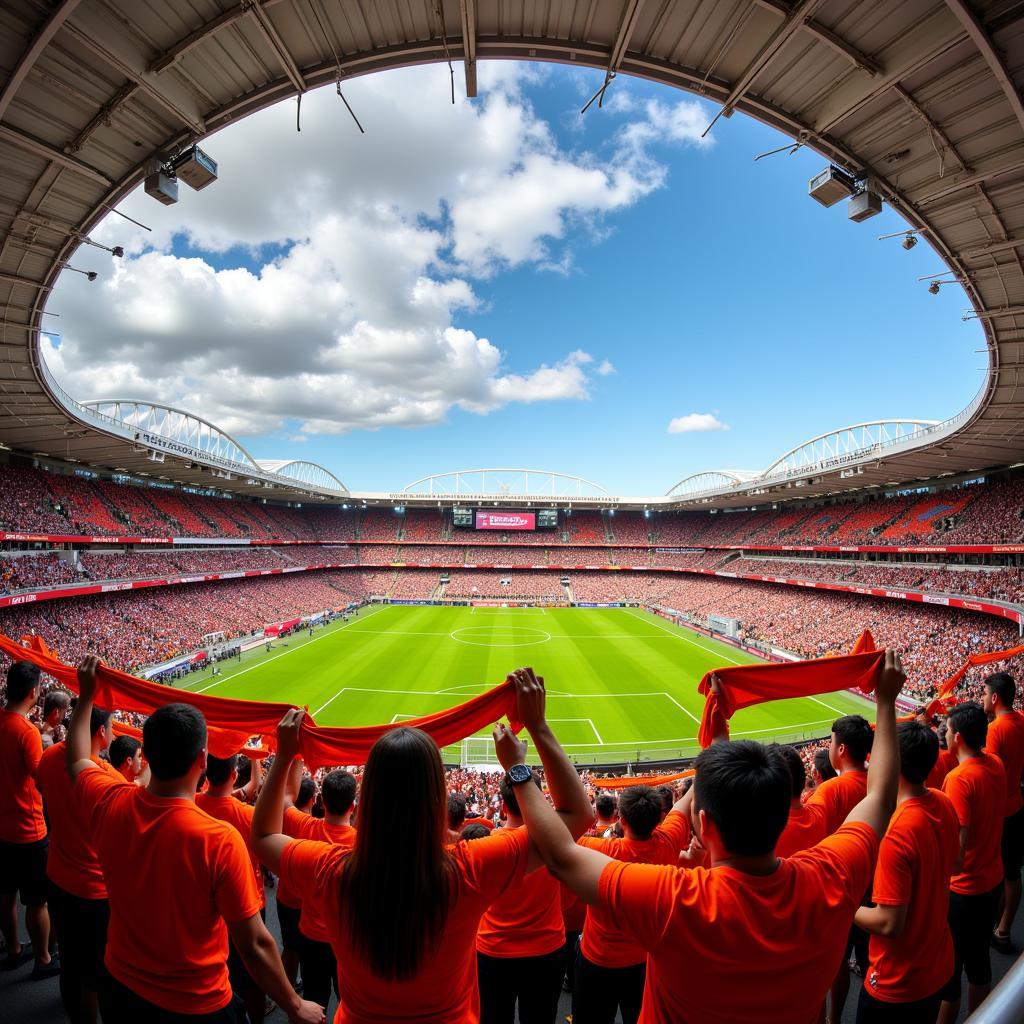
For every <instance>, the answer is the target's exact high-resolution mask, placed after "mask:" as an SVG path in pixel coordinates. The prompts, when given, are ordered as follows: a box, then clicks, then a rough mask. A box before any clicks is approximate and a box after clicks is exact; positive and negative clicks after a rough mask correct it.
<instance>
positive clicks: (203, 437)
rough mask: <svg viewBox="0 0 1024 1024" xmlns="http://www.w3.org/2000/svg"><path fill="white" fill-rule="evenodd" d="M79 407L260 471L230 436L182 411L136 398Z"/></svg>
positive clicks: (113, 399) (223, 459)
mask: <svg viewBox="0 0 1024 1024" xmlns="http://www.w3.org/2000/svg"><path fill="white" fill-rule="evenodd" d="M81 404H82V405H83V406H85V408H87V409H90V410H91V411H92V412H94V413H96V414H98V415H99V416H102V417H106V418H107V419H112V420H114V421H116V422H118V423H122V424H124V425H125V426H128V427H134V428H136V429H137V430H138V431H139V432H140V433H141V434H143V435H145V434H155V435H157V436H158V437H160V438H163V439H165V440H167V441H171V442H173V443H175V444H179V445H182V446H184V447H186V448H190V449H193V450H195V451H197V452H199V453H201V454H203V455H209V456H211V457H212V458H214V459H217V460H219V461H227V462H233V463H236V464H237V465H239V466H245V467H248V468H251V469H258V468H259V464H258V463H257V462H256V460H255V459H254V458H253V457H252V455H250V454H249V452H248V451H247V450H246V448H245V447H244V446H243V445H241V444H240V443H239V442H238V441H236V440H235V439H234V438H233V437H232V436H231V435H230V434H228V433H226V432H225V431H223V430H221V429H220V427H218V426H216V424H213V423H211V422H210V421H209V420H206V419H203V418H202V417H201V416H196V415H195V413H191V412H187V411H186V410H184V409H176V408H174V406H170V405H162V404H161V403H159V402H146V401H142V400H140V399H135V398H99V399H93V400H91V401H88V402H82V403H81Z"/></svg>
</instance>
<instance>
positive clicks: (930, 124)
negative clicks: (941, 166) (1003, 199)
mask: <svg viewBox="0 0 1024 1024" xmlns="http://www.w3.org/2000/svg"><path fill="white" fill-rule="evenodd" d="M892 88H893V92H895V93H896V95H897V96H899V98H900V99H901V100H903V102H904V103H906V105H907V106H908V107H910V109H911V110H912V111H913V112H914V113H915V114H917V116H918V117H919V118H920V119H921V120H922V121H924V125H925V128H927V129H928V131H929V132H930V133H931V134H932V136H933V138H934V139H936V140H938V142H939V143H940V145H941V146H942V148H943V149H945V150H947V151H948V152H949V153H951V154H952V156H953V158H954V159H955V160H956V162H957V163H958V164H959V165H960V169H961V170H964V171H969V170H970V168H969V167H968V166H967V164H966V163H965V162H964V161H963V159H962V158H961V156H960V154H959V153H958V152H957V151H956V147H955V146H954V145H953V143H952V142H950V141H949V136H947V135H946V133H945V132H944V131H943V130H942V129H941V128H940V127H939V126H938V125H937V124H936V123H935V122H934V121H933V120H932V119H931V118H930V117H929V116H928V114H927V113H926V112H925V110H924V108H923V107H922V106H921V104H920V103H918V102H917V100H915V99H914V97H913V96H911V95H910V93H909V92H907V90H906V89H904V88H903V86H902V85H894V86H893V87H892ZM940 159H941V158H940Z"/></svg>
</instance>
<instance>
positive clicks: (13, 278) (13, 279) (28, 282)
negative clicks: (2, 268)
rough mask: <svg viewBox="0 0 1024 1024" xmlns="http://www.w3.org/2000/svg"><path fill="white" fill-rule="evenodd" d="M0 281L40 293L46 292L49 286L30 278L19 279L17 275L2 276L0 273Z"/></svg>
mask: <svg viewBox="0 0 1024 1024" xmlns="http://www.w3.org/2000/svg"><path fill="white" fill-rule="evenodd" d="M0 281H9V282H10V283H11V284H23V285H25V287H26V288H36V289H38V290H39V291H41V292H48V291H49V290H50V286H49V285H45V284H42V283H41V282H39V281H34V280H33V279H32V278H31V277H19V276H18V275H17V274H4V273H2V272H0Z"/></svg>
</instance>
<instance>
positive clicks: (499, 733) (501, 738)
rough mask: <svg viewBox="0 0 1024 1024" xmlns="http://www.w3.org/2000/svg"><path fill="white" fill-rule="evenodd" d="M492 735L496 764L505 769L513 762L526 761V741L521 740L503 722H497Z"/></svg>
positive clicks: (521, 762)
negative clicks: (496, 757) (496, 756)
mask: <svg viewBox="0 0 1024 1024" xmlns="http://www.w3.org/2000/svg"><path fill="white" fill-rule="evenodd" d="M492 735H493V737H494V751H495V753H496V754H497V755H498V764H500V765H501V767H502V768H504V769H505V771H508V770H509V768H511V767H512V765H514V764H523V763H524V762H525V761H526V742H525V741H524V740H521V739H520V738H519V737H518V736H516V734H515V733H514V732H513V731H512V730H511V729H510V728H509V727H508V726H507V725H506V724H505V723H504V722H498V724H497V725H495V727H494V731H493V733H492Z"/></svg>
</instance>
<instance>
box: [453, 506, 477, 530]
mask: <svg viewBox="0 0 1024 1024" xmlns="http://www.w3.org/2000/svg"><path fill="white" fill-rule="evenodd" d="M452 525H453V526H467V527H469V529H471V530H472V529H473V510H472V509H471V508H454V509H452Z"/></svg>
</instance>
